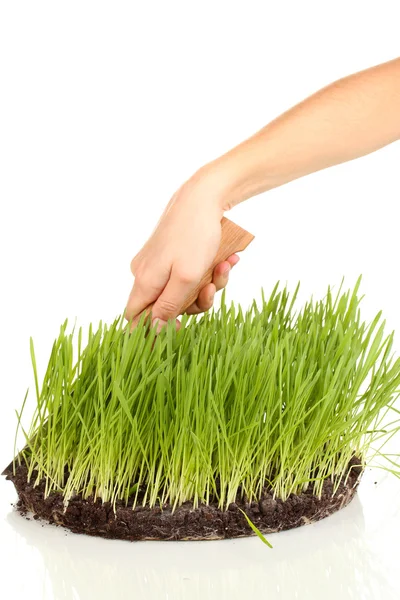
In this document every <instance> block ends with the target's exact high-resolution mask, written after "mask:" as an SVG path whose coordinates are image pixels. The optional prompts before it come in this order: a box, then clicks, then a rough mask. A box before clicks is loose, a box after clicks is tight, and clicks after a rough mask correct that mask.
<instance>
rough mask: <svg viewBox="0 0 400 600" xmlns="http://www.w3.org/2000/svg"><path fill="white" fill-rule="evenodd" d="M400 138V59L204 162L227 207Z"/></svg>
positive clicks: (320, 95) (322, 94) (323, 94)
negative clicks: (223, 153) (210, 161)
mask: <svg viewBox="0 0 400 600" xmlns="http://www.w3.org/2000/svg"><path fill="white" fill-rule="evenodd" d="M399 138H400V59H395V60H392V61H390V62H388V63H385V64H382V65H379V66H376V67H373V68H371V69H368V70H366V71H362V72H360V73H356V74H354V75H350V76H349V77H346V78H344V79H341V80H339V81H336V82H335V83H333V84H331V85H329V86H328V87H326V88H324V89H322V90H320V91H319V92H317V93H316V94H314V95H313V96H311V97H309V98H307V99H306V100H304V101H303V102H301V103H300V104H298V105H297V106H295V107H294V108H292V109H290V110H289V111H287V112H285V113H284V114H283V115H281V116H280V117H278V118H277V119H275V120H274V121H272V122H271V123H269V124H268V125H267V126H266V127H264V128H263V129H262V130H261V131H259V132H258V133H256V134H255V135H254V136H252V137H251V138H249V139H248V140H246V141H245V142H243V143H242V144H240V145H239V146H237V147H236V148H234V149H233V150H231V151H230V152H228V153H227V154H225V155H224V156H222V157H220V158H219V159H217V160H215V161H213V162H212V163H210V164H209V165H206V167H204V168H203V169H202V170H201V173H202V175H203V174H204V173H206V177H207V178H208V179H209V180H210V179H211V180H213V181H214V183H215V185H216V186H217V187H218V188H219V189H220V192H221V198H222V202H223V208H224V209H225V210H227V209H229V208H231V207H232V206H234V205H236V204H238V203H239V202H242V201H243V200H245V199H247V198H250V197H251V196H255V195H256V194H260V193H261V192H265V191H267V190H270V189H273V188H275V187H278V186H280V185H283V184H284V183H287V182H289V181H292V180H294V179H297V178H299V177H303V176H304V175H307V174H309V173H313V172H315V171H319V170H321V169H324V168H327V167H330V166H332V165H336V164H339V163H342V162H345V161H348V160H352V159H354V158H358V157H360V156H363V155H365V154H369V153H370V152H374V151H375V150H377V149H379V148H381V147H383V146H386V145H387V144H390V143H391V142H394V141H395V140H397V139H399Z"/></svg>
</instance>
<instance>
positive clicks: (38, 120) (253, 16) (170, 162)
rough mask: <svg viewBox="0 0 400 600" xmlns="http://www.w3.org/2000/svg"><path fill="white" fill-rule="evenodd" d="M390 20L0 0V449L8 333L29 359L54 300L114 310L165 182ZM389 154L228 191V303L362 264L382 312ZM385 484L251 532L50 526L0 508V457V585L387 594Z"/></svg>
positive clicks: (298, 11) (360, 10) (317, 286)
mask: <svg viewBox="0 0 400 600" xmlns="http://www.w3.org/2000/svg"><path fill="white" fill-rule="evenodd" d="M398 23H399V14H398V2H397V1H396V0H393V1H390V0H381V2H379V3H377V2H376V1H375V0H374V1H365V0H353V1H352V2H347V1H345V0H336V1H335V2H317V1H315V2H311V1H303V2H296V1H295V0H293V1H292V2H289V1H288V0H286V1H281V2H271V1H268V0H264V1H260V2H256V1H251V0H250V1H249V0H247V1H246V2H243V1H240V2H235V1H233V0H231V1H230V2H222V1H218V0H214V1H209V0H202V2H193V1H190V0H186V1H184V0H182V1H178V0H168V2H162V1H161V0H160V1H159V2H155V1H148V2H135V1H131V2H118V1H113V2H111V1H110V2H101V1H97V2H93V3H92V2H85V1H83V0H80V1H73V0H70V1H69V2H55V1H51V2H42V1H39V0H37V1H36V2H23V1H18V2H2V3H1V4H0V203H1V220H0V256H1V296H0V302H1V310H0V318H1V335H0V353H1V355H0V365H1V367H0V368H1V371H0V373H1V384H2V385H1V402H2V404H1V419H0V462H1V464H0V467H4V466H6V464H8V462H9V461H10V459H11V457H12V448H13V436H14V429H15V424H16V420H15V416H14V410H15V409H16V408H19V407H20V405H21V401H22V398H23V395H24V393H25V390H26V388H27V387H28V386H29V385H31V373H30V359H29V336H30V335H32V336H33V337H34V340H35V344H36V349H37V357H38V363H39V370H40V372H41V373H43V369H44V367H45V364H46V360H47V356H48V353H49V350H50V347H51V343H52V340H53V338H54V337H55V335H56V333H57V329H58V326H59V325H60V323H61V322H62V321H63V320H64V319H65V318H66V317H69V318H70V319H71V320H72V321H73V320H74V319H75V318H77V319H78V322H79V323H81V324H83V325H86V324H88V323H89V322H90V321H98V320H100V319H104V320H106V321H109V320H111V319H113V318H114V317H115V316H116V315H117V314H119V313H120V312H121V311H122V310H123V308H124V304H125V301H126V298H127V295H128V292H129V289H130V285H131V281H132V280H131V275H130V271H129V263H130V260H131V258H132V256H133V255H134V254H135V253H136V252H137V251H138V250H139V249H140V246H141V244H142V243H143V242H144V241H145V240H146V238H147V236H148V235H149V234H150V233H151V231H152V228H153V227H154V225H155V223H156V221H157V219H158V217H159V215H160V213H161V210H162V208H163V207H164V206H165V204H166V203H167V201H168V200H169V198H170V196H171V195H172V193H173V192H174V191H175V189H176V188H178V187H179V185H180V184H181V183H182V182H183V181H184V180H185V179H186V178H187V177H189V176H190V175H191V174H192V173H193V172H194V171H195V170H197V169H198V168H199V167H200V166H201V165H202V164H204V163H205V162H207V161H209V160H211V159H212V158H214V157H216V156H218V155H219V154H221V153H222V152H224V151H226V150H228V149H229V148H230V147H232V146H233V145H235V144H236V143H238V142H240V141H241V140H242V139H244V138H245V137H247V136H249V135H251V134H252V133H254V132H255V131H256V130H257V129H259V128H261V127H262V126H263V125H265V124H266V123H267V122H268V121H269V120H271V119H272V118H274V117H275V116H277V115H278V114H279V113H281V112H283V111H284V110H286V109H287V108H289V107H290V106H292V105H293V104H295V103H296V102H298V101H300V100H302V99H303V98H304V97H306V96H307V95H309V94H311V93H312V92H314V91H316V90H317V89H319V88H320V87H322V86H324V85H326V84H328V83H330V82H331V81H333V80H335V79H337V78H340V77H342V76H345V75H347V74H349V73H352V72H354V71H357V70H361V69H363V68H367V67H369V66H372V65H373V64H377V63H380V62H383V61H386V60H389V59H391V58H394V57H395V56H397V55H399V34H398ZM399 159H400V145H399V144H394V145H392V146H390V147H387V148H385V149H383V150H381V151H380V152H378V153H376V154H373V155H370V156H368V157H366V158H363V159H360V160H358V161H355V162H351V163H348V164H346V165H342V166H339V167H335V168H332V169H330V170H327V171H324V172H321V173H318V174H315V175H312V176H309V177H307V178H305V179H302V180H299V181H296V182H293V183H291V184H289V185H287V186H284V187H282V188H279V189H277V190H274V191H272V192H269V193H268V194H265V195H262V196H260V197H258V198H256V199H253V200H250V201H248V202H247V203H245V204H243V205H241V206H240V207H238V208H236V209H234V211H232V212H231V213H230V215H228V216H230V217H231V218H232V219H233V220H236V221H237V222H238V223H239V224H241V225H242V226H244V227H245V228H247V229H248V230H249V231H251V232H252V233H254V234H255V235H256V240H255V241H254V242H253V244H252V245H251V247H250V248H249V249H248V250H247V251H246V253H244V255H243V257H242V262H241V263H240V265H239V266H238V267H236V268H235V271H234V273H233V274H232V277H231V283H230V286H229V298H231V299H234V300H237V301H240V302H242V303H243V304H244V305H247V304H248V303H249V302H250V301H251V299H252V298H253V297H254V296H257V295H258V294H259V290H260V288H261V286H263V287H264V288H265V289H266V291H269V290H270V289H271V288H272V286H273V285H274V284H275V282H276V281H277V280H278V279H279V280H281V281H282V282H284V283H285V282H287V283H288V285H289V287H290V288H294V286H295V284H296V282H297V281H298V280H300V281H301V282H302V294H301V298H302V299H305V298H308V297H309V296H310V295H311V294H315V295H316V296H321V295H322V294H323V292H324V291H325V289H326V287H327V286H328V284H338V283H339V282H340V280H341V278H342V276H345V277H346V282H347V283H348V285H352V284H353V283H354V282H355V280H356V278H357V276H358V275H359V274H360V273H362V274H363V275H364V280H363V286H362V292H364V293H365V294H366V299H365V301H364V316H365V317H366V318H367V319H369V318H370V316H371V315H372V314H373V313H374V312H377V311H378V310H379V309H383V311H384V314H385V316H386V317H387V321H388V328H389V329H393V328H394V329H397V330H400V311H399V305H400V289H399V286H398V201H399V190H400V184H399V178H398V175H399ZM398 337H399V336H398ZM399 339H400V338H399ZM396 349H397V350H398V349H399V341H397V344H396ZM32 405H33V397H32V398H31V403H30V404H29V405H28V413H29V411H30V410H31V408H32ZM374 481H378V484H377V485H375V484H374ZM399 492H400V486H399V483H398V481H397V480H395V479H394V478H390V477H389V478H388V477H386V476H384V475H382V473H380V472H378V473H377V474H375V473H374V474H368V476H367V477H366V479H365V482H364V483H363V484H362V486H361V490H360V497H359V498H357V499H356V500H355V501H354V503H353V504H352V505H351V506H350V507H348V509H346V510H344V511H343V513H342V514H338V515H335V516H333V517H331V518H330V519H328V520H326V521H325V522H323V523H320V524H317V525H315V526H310V527H308V528H304V529H301V530H298V531H294V532H288V533H285V534H279V535H275V536H272V538H274V539H272V540H271V541H273V543H274V546H275V548H274V550H273V551H269V552H265V548H264V547H260V543H259V542H258V540H254V539H249V540H240V541H236V542H222V543H220V542H217V543H209V544H207V545H204V544H185V545H182V544H181V545H179V544H170V545H168V546H166V545H165V544H140V545H138V544H136V545H135V544H127V543H120V542H104V541H103V540H91V539H88V538H82V537H78V536H73V535H72V534H68V535H65V532H62V531H59V530H56V529H54V528H41V526H40V525H39V524H38V523H36V522H27V521H24V520H23V519H21V518H20V517H18V515H16V514H14V513H13V512H12V511H11V507H10V503H11V502H12V501H14V500H15V494H14V491H13V489H12V486H11V484H10V483H7V482H5V481H4V480H3V479H2V480H1V481H0V511H1V512H0V551H1V552H2V553H3V554H4V558H3V561H2V562H1V563H0V569H3V570H4V574H2V577H1V585H3V586H5V585H7V582H11V581H13V584H12V585H13V591H12V592H10V593H9V594H8V596H6V597H10V598H15V599H17V600H19V599H20V598H26V597H27V595H28V593H29V594H30V597H31V598H34V599H36V598H46V599H53V598H56V599H57V600H58V599H61V598H68V599H70V598H71V599H72V598H73V599H79V600H83V599H84V600H86V599H90V600H91V599H92V598H94V597H96V598H98V599H99V600H101V599H102V598H103V597H104V598H109V597H113V598H127V597H131V596H135V597H137V598H146V599H147V598H169V599H178V598H179V599H180V598H197V597H198V598H200V597H201V598H206V597H207V598H214V597H219V598H236V597H238V598H239V597H240V598H247V597H250V592H251V593H256V594H257V597H260V598H261V597H265V598H267V597H268V598H270V599H271V598H285V599H286V598H288V599H289V598H290V599H291V598H300V599H303V598H304V599H307V600H313V599H314V598H322V597H323V598H335V599H336V598H338V597H341V598H357V599H359V598H362V599H364V598H366V599H367V598H368V599H369V598H371V599H373V600H379V598H385V600H387V599H389V598H398V597H399V596H400V578H399V574H398V573H397V572H396V561H395V560H394V557H395V556H396V555H398V544H397V541H398V536H399V534H400V516H399V513H400V505H399V500H398V498H399ZM394 494H396V495H397V498H396V500H394V504H393V495H394ZM18 569H22V571H21V570H20V571H18ZM24 570H26V573H28V572H29V576H28V575H27V576H26V577H24V576H23V575H21V573H24V572H25V571H24ZM89 579H90V581H91V582H92V583H90V582H89ZM235 594H236V595H235ZM296 594H297V595H296ZM0 595H3V594H2V593H1V592H0Z"/></svg>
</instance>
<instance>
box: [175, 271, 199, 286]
mask: <svg viewBox="0 0 400 600" xmlns="http://www.w3.org/2000/svg"><path fill="white" fill-rule="evenodd" d="M177 277H178V280H179V281H180V283H183V284H192V283H196V282H197V281H198V277H197V273H196V272H194V271H191V270H189V269H179V270H178V272H177Z"/></svg>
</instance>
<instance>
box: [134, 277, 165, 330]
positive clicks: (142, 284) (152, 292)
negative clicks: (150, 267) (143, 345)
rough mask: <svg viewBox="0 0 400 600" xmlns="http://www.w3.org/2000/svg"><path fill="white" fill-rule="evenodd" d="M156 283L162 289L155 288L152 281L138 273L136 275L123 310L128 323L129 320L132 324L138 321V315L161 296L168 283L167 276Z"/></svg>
mask: <svg viewBox="0 0 400 600" xmlns="http://www.w3.org/2000/svg"><path fill="white" fill-rule="evenodd" d="M158 281H160V282H161V284H160V285H161V286H162V287H159V286H155V285H154V283H153V281H151V280H147V279H145V278H144V277H143V276H142V275H141V273H140V272H139V273H137V275H136V277H135V283H134V284H133V287H132V291H131V293H130V294H129V298H128V302H127V305H126V308H125V318H126V319H127V320H128V321H130V320H131V319H133V322H134V323H135V321H138V319H139V315H140V314H141V313H142V312H143V311H144V310H145V309H146V308H147V307H148V306H149V304H151V303H152V302H154V301H155V300H156V299H157V298H158V296H159V295H160V294H161V292H162V289H163V287H164V286H165V284H166V282H167V281H168V276H167V275H166V276H164V277H162V278H158ZM164 282H165V283H164Z"/></svg>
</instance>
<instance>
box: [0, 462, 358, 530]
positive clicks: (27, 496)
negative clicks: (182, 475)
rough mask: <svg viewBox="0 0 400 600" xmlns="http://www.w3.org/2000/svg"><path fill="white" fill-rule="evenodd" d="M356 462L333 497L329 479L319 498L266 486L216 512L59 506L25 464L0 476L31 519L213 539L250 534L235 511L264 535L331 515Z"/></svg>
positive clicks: (346, 492)
mask: <svg viewBox="0 0 400 600" xmlns="http://www.w3.org/2000/svg"><path fill="white" fill-rule="evenodd" d="M359 464H360V461H359V460H358V459H356V458H353V459H352V460H351V461H350V463H349V466H348V470H349V476H348V478H347V482H346V485H345V484H344V482H343V480H342V481H341V483H340V485H339V488H338V490H337V492H336V493H335V495H334V496H332V492H333V485H332V482H331V481H329V480H326V481H325V482H324V486H323V491H322V496H321V498H317V497H316V496H314V495H313V493H312V491H311V490H310V491H306V492H304V493H302V494H299V495H293V494H291V495H290V496H289V498H288V499H287V500H286V501H282V500H280V499H274V498H273V497H272V494H271V493H269V492H268V490H267V489H266V490H265V491H264V493H263V495H262V497H261V498H260V500H259V502H251V503H247V502H245V501H244V500H241V499H238V500H237V502H235V503H233V504H231V505H230V506H229V509H228V510H227V511H221V510H220V509H219V508H218V506H217V503H216V502H210V504H209V505H204V504H203V505H200V506H199V508H196V509H193V505H192V503H191V502H187V503H185V504H183V505H182V506H180V507H179V508H177V509H175V511H174V512H172V510H171V507H170V506H169V505H166V506H163V507H162V508H161V507H154V508H148V507H143V506H137V507H136V508H135V509H134V510H132V507H129V505H128V506H126V505H125V503H123V502H117V504H116V511H115V512H114V510H113V507H112V505H111V504H110V503H109V502H105V503H103V502H102V501H101V500H100V499H97V500H96V501H94V500H93V498H87V499H83V498H82V497H81V496H80V495H77V496H75V497H74V498H72V499H71V500H70V502H69V505H68V507H67V509H66V510H64V505H63V498H62V494H57V493H52V494H50V496H48V497H47V498H44V489H45V485H44V482H43V481H42V482H41V483H40V484H39V485H37V486H36V487H34V486H33V484H32V483H28V482H27V467H26V466H25V465H24V464H21V465H20V466H18V467H17V469H16V473H15V475H14V474H13V470H12V465H10V466H9V467H7V469H6V470H5V471H4V473H3V475H6V478H7V479H8V480H10V481H12V482H13V483H14V485H15V487H16V489H17V492H18V496H19V502H18V504H17V509H18V510H19V511H20V512H21V513H22V514H26V512H27V511H30V512H32V513H33V515H34V518H38V517H40V518H42V519H44V520H46V521H47V522H49V523H54V524H56V525H62V526H64V527H67V528H68V529H70V530H71V531H73V532H74V533H86V534H87V535H93V536H100V537H104V538H112V539H122V540H131V541H133V540H216V539H224V538H236V537H243V536H249V535H253V532H252V530H251V528H250V526H249V525H248V524H247V521H246V519H245V517H244V515H243V514H242V513H241V512H240V510H239V509H242V510H244V511H245V512H246V514H247V515H248V517H249V519H250V520H251V521H252V522H253V523H254V524H255V525H256V527H258V529H259V530H260V531H262V532H263V533H266V534H267V533H273V532H276V531H282V530H285V529H292V528H295V527H300V526H301V525H305V524H309V523H314V522H316V521H319V520H321V519H323V518H325V517H327V516H329V515H331V514H332V513H334V512H336V511H337V510H339V509H341V508H343V507H344V506H346V505H347V504H349V502H350V501H351V500H352V498H353V497H354V495H355V492H356V489H357V486H358V483H359V479H360V476H361V473H362V470H361V467H359V466H357V465H359ZM34 479H35V477H33V478H32V481H33V480H34Z"/></svg>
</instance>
